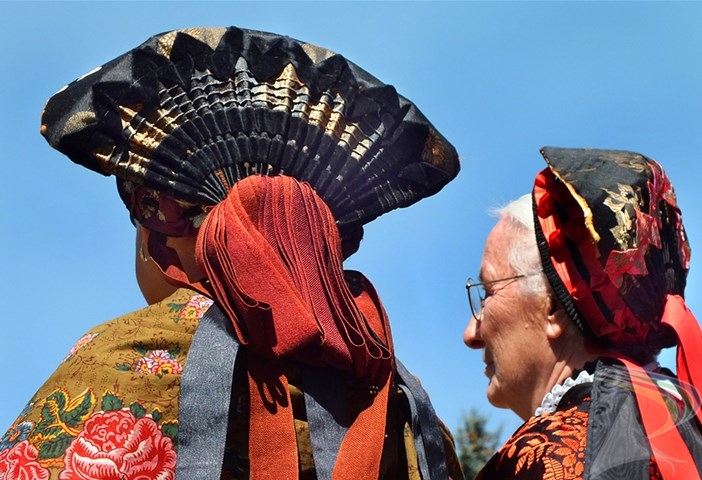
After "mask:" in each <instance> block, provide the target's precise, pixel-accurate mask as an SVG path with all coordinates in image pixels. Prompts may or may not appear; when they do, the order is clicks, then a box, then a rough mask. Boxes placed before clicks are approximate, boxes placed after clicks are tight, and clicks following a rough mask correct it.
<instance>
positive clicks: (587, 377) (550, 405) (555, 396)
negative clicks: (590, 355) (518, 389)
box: [534, 370, 594, 417]
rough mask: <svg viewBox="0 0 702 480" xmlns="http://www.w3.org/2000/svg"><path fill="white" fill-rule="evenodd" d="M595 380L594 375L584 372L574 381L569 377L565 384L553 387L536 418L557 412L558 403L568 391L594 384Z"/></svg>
mask: <svg viewBox="0 0 702 480" xmlns="http://www.w3.org/2000/svg"><path fill="white" fill-rule="evenodd" d="M593 378H594V375H593V374H592V373H588V371H587V370H583V371H582V372H580V374H579V375H578V376H577V377H575V379H573V377H568V378H566V379H565V381H564V382H563V383H557V384H556V385H554V386H553V388H552V389H551V391H550V392H548V393H547V394H546V395H545V396H544V399H543V400H542V401H541V405H540V406H539V407H538V408H537V409H536V411H535V412H534V416H536V417H538V416H539V415H544V414H548V413H553V412H555V411H556V408H557V407H558V402H560V401H561V398H563V395H565V394H566V392H568V390H570V389H571V388H573V387H574V386H576V385H580V384H582V383H592V379H593Z"/></svg>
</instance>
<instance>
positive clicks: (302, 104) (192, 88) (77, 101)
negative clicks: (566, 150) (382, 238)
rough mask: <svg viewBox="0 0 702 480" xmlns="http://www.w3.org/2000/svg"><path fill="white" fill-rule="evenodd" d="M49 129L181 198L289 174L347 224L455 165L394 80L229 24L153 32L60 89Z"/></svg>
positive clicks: (128, 178)
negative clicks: (254, 177)
mask: <svg viewBox="0 0 702 480" xmlns="http://www.w3.org/2000/svg"><path fill="white" fill-rule="evenodd" d="M42 133H43V134H44V135H45V137H46V138H47V140H48V141H49V143H50V144H51V145H52V146H53V147H54V148H56V149H58V150H60V151H61V152H63V153H65V154H66V155H68V156H69V157H70V158H71V159H72V160H73V161H74V162H76V163H79V164H81V165H83V166H86V167H88V168H90V169H92V170H95V171H97V172H100V173H102V174H105V175H114V176H116V177H117V179H118V181H119V182H121V183H123V182H129V183H131V184H133V185H136V186H139V185H143V186H146V187H149V188H151V189H154V190H157V191H159V192H162V193H165V194H167V195H169V196H171V197H173V198H174V199H176V200H177V201H179V202H181V203H185V204H196V205H203V206H205V207H207V206H213V205H216V204H217V203H219V202H220V201H222V200H224V198H226V196H227V194H228V192H229V190H230V189H231V186H232V185H234V184H235V183H236V182H237V181H238V180H240V179H242V178H244V177H247V176H249V175H252V174H263V175H277V174H283V175H287V176H291V177H293V178H295V179H297V180H299V181H302V182H307V183H309V184H310V185H311V186H312V187H313V189H314V190H315V192H316V193H317V194H318V195H319V196H320V197H321V198H322V199H323V200H324V202H325V203H326V204H327V205H328V206H329V208H330V209H331V211H332V214H333V215H334V218H335V219H336V221H337V224H338V226H339V229H340V231H341V232H342V234H343V235H345V236H346V235H349V232H350V231H352V230H354V229H357V228H358V227H360V226H361V225H363V224H365V223H367V222H369V221H371V220H373V219H374V218H376V217H377V216H378V215H381V214H382V213H385V212H387V211H390V210H392V209H394V208H398V207H404V206H408V205H411V204H412V203H414V202H416V201H418V200H420V199H421V198H424V197H426V196H429V195H432V194H434V193H436V192H437V191H438V190H439V189H441V187H443V186H444V185H445V184H446V183H447V182H448V181H450V180H451V179H452V178H453V177H455V175H456V174H457V173H458V168H459V165H458V159H457V155H456V151H455V149H454V148H453V147H452V146H451V145H450V144H449V143H448V142H447V141H446V140H445V139H444V137H443V136H441V134H439V133H438V132H437V131H436V130H435V129H434V128H433V126H432V125H431V124H430V123H429V122H428V121H427V119H426V118H425V117H424V115H422V113H421V112H420V111H419V110H418V109H417V107H416V106H414V105H413V104H412V103H411V102H409V101H408V100H407V99H405V98H404V97H402V96H401V95H398V94H397V92H396V91H395V89H394V88H393V87H392V86H389V85H385V84H383V83H382V82H380V81H379V80H377V79H376V78H374V77H373V76H371V75H370V74H368V73H367V72H365V71H364V70H362V69H361V68H359V67H358V66H356V65H355V64H353V63H351V62H349V61H348V60H346V59H345V58H344V57H342V56H341V55H338V54H335V53H333V52H331V51H329V50H326V49H324V48H320V47H317V46H314V45H310V44H307V43H303V42H300V41H297V40H294V39H292V38H289V37H284V36H280V35H275V34H270V33H264V32H257V31H251V30H243V29H238V28H233V27H232V28H202V29H189V30H181V31H174V32H169V33H165V34H162V35H156V36H154V37H152V38H150V39H149V40H148V41H146V42H145V43H144V44H142V45H140V46H139V47H137V48H135V49H134V50H132V51H130V52H128V53H127V54H125V55H122V56H120V57H118V58H116V59H115V60H113V61H111V62H109V63H107V64H105V65H104V66H102V67H101V68H98V69H96V70H94V71H92V72H90V73H89V74H87V75H85V76H84V77H82V78H80V79H78V80H77V81H75V82H73V83H72V84H70V85H68V86H67V87H66V88H65V89H64V90H63V91H60V92H58V93H57V94H56V95H55V96H53V97H52V98H51V100H50V101H49V102H48V104H47V105H46V109H45V112H44V115H43V118H42ZM122 190H123V191H124V190H125V189H124V188H122ZM127 201H129V200H128V199H127ZM129 207H130V208H131V205H129ZM355 236H356V237H358V234H357V233H356V234H355Z"/></svg>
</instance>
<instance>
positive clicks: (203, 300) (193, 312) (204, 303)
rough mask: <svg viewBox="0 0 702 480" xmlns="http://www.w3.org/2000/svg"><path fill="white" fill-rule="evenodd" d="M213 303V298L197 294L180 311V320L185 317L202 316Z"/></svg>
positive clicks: (195, 317) (194, 317)
mask: <svg viewBox="0 0 702 480" xmlns="http://www.w3.org/2000/svg"><path fill="white" fill-rule="evenodd" d="M212 303H213V302H212V300H211V299H209V298H207V297H206V296H204V295H195V296H194V297H193V298H191V299H190V301H189V302H188V303H186V304H185V306H184V307H183V309H182V310H181V311H180V313H179V314H178V320H183V319H184V318H192V319H197V318H202V316H203V315H204V314H205V312H206V311H207V309H208V308H210V306H211V305H212Z"/></svg>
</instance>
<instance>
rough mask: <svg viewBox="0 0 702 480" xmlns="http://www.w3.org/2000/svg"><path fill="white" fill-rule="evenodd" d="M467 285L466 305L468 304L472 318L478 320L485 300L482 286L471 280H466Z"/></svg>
mask: <svg viewBox="0 0 702 480" xmlns="http://www.w3.org/2000/svg"><path fill="white" fill-rule="evenodd" d="M476 283H477V285H476ZM468 285H469V287H468V303H470V309H471V312H472V313H473V316H474V317H476V318H478V317H479V314H480V310H481V308H482V306H483V301H484V300H485V289H484V288H483V285H482V284H480V283H478V282H474V281H473V280H472V279H469V280H468Z"/></svg>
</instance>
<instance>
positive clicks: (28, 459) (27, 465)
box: [0, 440, 49, 480]
mask: <svg viewBox="0 0 702 480" xmlns="http://www.w3.org/2000/svg"><path fill="white" fill-rule="evenodd" d="M37 453H38V452H37V449H36V448H35V447H34V445H32V444H31V443H29V441H28V440H23V441H21V442H19V443H18V444H16V445H15V446H14V447H12V448H10V449H7V450H3V451H0V479H2V480H28V479H31V480H48V478H49V471H48V470H47V469H45V468H44V467H42V466H41V465H39V462H37Z"/></svg>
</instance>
